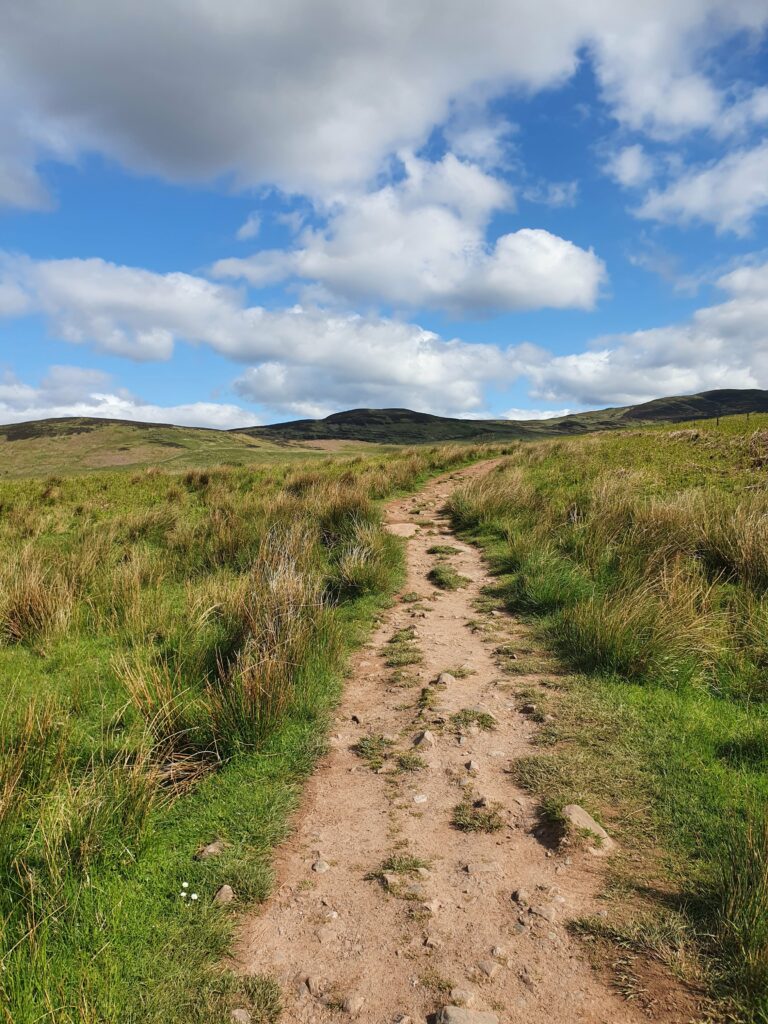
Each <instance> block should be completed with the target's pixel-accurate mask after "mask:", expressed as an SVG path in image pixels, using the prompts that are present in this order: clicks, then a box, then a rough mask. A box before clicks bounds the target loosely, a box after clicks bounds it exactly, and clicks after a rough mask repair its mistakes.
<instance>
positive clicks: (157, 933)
mask: <svg viewBox="0 0 768 1024" xmlns="http://www.w3.org/2000/svg"><path fill="white" fill-rule="evenodd" d="M77 436H78V435H75V437H77ZM30 440H34V438H31V439H30ZM8 443H9V444H11V443H12V444H22V443H24V441H23V439H22V440H16V441H12V442H8ZM481 454H482V452H481V451H480V450H474V451H470V450H468V449H456V448H451V449H449V450H445V451H439V450H436V449H425V450H423V451H421V452H419V453H413V452H408V451H406V452H402V453H398V454H395V455H388V456H386V457H379V456H377V457H373V458H366V459H362V458H358V459H338V460H318V461H317V462H313V463H312V465H311V466H307V465H298V466H297V465H294V464H292V463H291V461H290V459H288V460H285V461H283V462H282V463H276V464H275V465H273V466H272V467H271V468H268V467H261V468H255V469H249V468H245V467H240V468H235V467H228V468H218V469H200V468H197V469H190V470H188V471H186V472H184V473H171V472H164V471H161V470H157V469H154V470H152V471H142V472H134V473H133V474H131V473H127V472H113V473H99V472H94V473H91V474H88V475H81V476H72V477H67V476H63V475H62V476H57V477H55V478H51V477H49V478H47V479H44V480H38V479H28V480H13V481H12V480H8V481H4V482H3V483H2V484H0V505H2V512H3V515H2V518H0V555H1V556H2V563H1V564H2V569H0V668H2V678H3V680H4V682H3V687H4V690H3V700H2V702H1V703H0V877H1V878H2V885H0V918H1V919H2V930H1V931H0V1005H2V1007H3V1009H4V1011H5V1016H6V1018H7V1019H8V1020H9V1021H10V1020H12V1021H13V1022H14V1024H33V1022H35V1024H36V1022H39V1021H40V1020H41V1019H45V1020H47V1021H51V1022H52V1024H81V1022H85V1024H154V1022H160V1021H163V1022H170V1024H175V1022H179V1024H180V1022H181V1021H185V1022H187V1021H192V1022H195V1021H199V1022H201V1024H202V1022H203V1021H205V1022H206V1024H215V1022H216V1021H221V1022H224V1021H226V1020H228V1019H229V1012H230V1010H231V1009H232V1008H234V1007H236V1006H244V1007H246V1008H248V1009H250V1011H251V1013H252V1014H253V1017H254V1020H265V1021H266V1020H270V1019H272V1018H273V1017H274V1016H275V1014H276V1012H277V1010H276V1003H275V998H274V995H275V993H274V990H273V987H272V985H271V983H270V982H269V981H268V980H263V981H262V982H256V981H253V980H251V981H250V982H249V981H247V980H245V979H238V978H236V977H234V976H229V975H227V974H222V970H221V964H222V963H223V962H225V960H226V955H227V950H228V943H229V939H230V934H231V928H232V922H233V909H238V910H242V909H243V908H246V907H247V906H248V905H249V904H251V903H254V902H258V901H260V900H263V899H264V898H265V897H266V895H267V894H268V893H269V891H270V887H271V884H272V876H271V867H270V864H271V855H272V852H273V850H274V847H275V845H276V844H277V843H279V842H280V841H281V840H282V839H283V837H284V836H285V835H286V831H287V828H288V822H289V819H290V814H291V811H292V810H293V808H294V807H295V805H296V801H297V798H298V795H299V792H300V789H301V785H302V783H303V781H304V779H305V778H306V776H307V774H308V773H309V772H310V771H311V770H312V767H313V765H314V763H315V760H316V757H317V755H318V754H319V753H320V751H321V750H322V749H323V743H324V734H325V732H326V729H327V725H328V722H329V716H330V713H331V710H332V708H333V706H334V703H335V701H336V699H337V696H338V693H339V689H340V685H341V679H342V677H343V672H344V667H345V663H346V659H347V655H348V653H349V651H350V650H351V649H352V648H353V647H354V646H355V645H357V644H358V643H360V642H361V641H362V640H363V639H364V637H365V636H366V635H367V633H368V631H369V629H370V626H371V624H372V622H373V619H374V617H375V616H376V614H377V613H378V612H379V610H380V609H381V608H382V606H383V604H385V603H386V602H388V601H389V600H390V599H391V596H392V595H393V594H394V593H395V592H396V589H397V587H398V586H399V585H401V580H402V571H401V547H400V546H399V544H398V542H396V541H395V540H394V539H393V538H389V537H388V536H387V535H385V533H384V531H383V529H382V526H381V512H380V507H379V504H378V503H379V501H380V500H381V499H383V498H385V497H387V496H388V495H390V494H397V493H405V492H408V491H409V490H410V491H412V490H413V489H415V488H416V487H418V486H419V484H420V483H421V482H422V481H423V480H424V479H426V478H427V477H428V476H429V475H430V474H431V473H435V472H438V471H439V470H440V469H441V468H442V469H449V468H451V467H452V466H457V465H461V464H462V463H463V462H465V461H466V460H467V459H468V458H470V459H471V458H476V457H478V456H480V455H481ZM216 838H221V839H223V840H225V842H226V847H225V849H224V852H223V853H221V854H220V855H219V856H217V857H214V858H211V859H210V860H205V861H197V860H195V859H194V854H195V852H196V851H197V850H198V849H199V848H200V846H202V845H204V844H205V843H208V842H211V841H212V840H213V839H216ZM184 882H186V883H188V886H189V887H188V889H184V888H183V885H182V883H184ZM224 882H226V883H228V884H230V885H231V886H232V887H233V889H234V890H235V893H236V896H237V900H236V903H235V904H233V906H232V907H229V908H219V907H216V906H214V905H213V902H212V898H213V895H214V894H215V892H216V891H217V889H218V888H219V886H220V885H221V884H223V883H224ZM184 891H186V892H189V893H192V892H195V893H197V894H198V897H199V898H198V899H197V900H195V901H192V900H191V899H184V898H182V896H181V895H180V894H181V893H182V892H184Z"/></svg>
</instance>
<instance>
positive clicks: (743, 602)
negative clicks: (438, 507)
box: [449, 415, 768, 1024]
mask: <svg viewBox="0 0 768 1024" xmlns="http://www.w3.org/2000/svg"><path fill="white" fill-rule="evenodd" d="M766 451H768V416H765V415H753V416H751V417H750V418H749V419H747V418H746V417H731V418H728V419H723V420H721V422H720V424H719V425H718V424H716V423H715V422H714V421H705V422H700V423H697V424H690V425H686V424H683V425H681V426H680V428H679V429H675V430H670V429H669V428H668V427H663V428H662V427H657V428H653V429H646V430H641V431H633V432H632V433H631V434H618V433H617V434H611V435H602V436H595V437H591V438H585V439H577V440H572V441H567V442H566V441H555V442H548V443H542V444H537V445H531V446H528V447H527V448H525V449H521V450H520V451H519V452H518V453H516V454H515V455H514V456H513V457H512V458H511V459H510V460H508V462H507V463H506V464H505V465H504V466H503V467H502V468H501V469H500V470H499V471H497V472H494V473H492V474H490V475H489V476H488V477H487V478H486V479H484V480H481V481H477V482H474V483H472V484H469V485H467V486H465V487H461V488H459V489H458V491H457V492H455V493H454V495H453V496H452V498H451V499H450V502H449V507H450V512H451V515H452V517H453V520H454V523H455V524H456V525H457V526H458V527H460V528H461V529H462V530H464V531H465V532H466V534H467V536H471V537H472V538H474V539H476V540H478V541H480V542H481V543H482V544H483V545H484V546H485V548H486V551H487V552H488V554H489V557H490V559H491V564H492V566H493V568H494V571H495V573H496V575H497V580H496V581H495V585H494V588H493V590H494V596H495V598H496V600H499V599H501V600H502V601H503V602H504V603H505V604H506V606H507V608H508V609H509V610H510V611H514V612H518V613H520V614H522V615H523V616H525V617H527V618H528V619H529V621H530V623H531V624H532V626H533V629H534V632H535V634H536V635H537V636H538V639H539V644H540V645H542V646H543V648H544V653H545V654H546V653H547V651H548V652H549V653H550V654H552V655H556V659H557V661H558V662H559V666H560V669H559V672H557V671H555V673H554V676H553V683H552V685H554V687H556V690H555V691H553V690H551V689H550V690H546V689H544V690H542V691H541V693H540V694H537V696H536V701H537V705H541V706H542V709H543V710H551V712H552V713H553V714H554V716H555V720H554V722H552V723H550V724H548V725H547V727H546V729H545V730H544V731H543V732H542V734H541V740H542V744H546V747H545V748H544V749H543V751H542V753H541V754H540V755H536V756H534V757H529V758H526V759H524V760H523V761H521V762H519V763H518V765H517V767H516V772H517V777H518V781H519V782H521V783H522V784H524V785H526V786H527V787H528V788H529V789H531V791H532V792H534V793H536V794H537V795H538V796H539V798H540V799H541V802H542V806H543V809H544V811H545V812H546V813H547V815H548V816H549V817H550V818H556V817H557V814H558V813H559V809H560V808H561V807H562V806H563V804H565V803H570V802H575V803H580V804H583V805H584V806H586V807H587V809H588V810H591V811H592V812H593V813H595V815H596V816H597V817H598V818H599V819H601V820H603V821H607V822H608V829H609V832H612V833H613V834H614V835H615V836H616V838H618V840H619V842H620V843H621V844H622V846H623V847H625V848H629V849H632V850H634V851H637V853H638V857H639V859H638V863H639V864H642V865H645V864H646V861H647V862H648V864H650V865H652V866H649V867H645V866H644V867H642V868H641V867H638V866H637V865H635V867H634V868H633V866H632V864H631V863H624V866H623V867H620V866H618V867H617V868H616V869H615V870H616V872H617V873H618V874H620V875H621V876H622V879H623V880H622V884H623V885H624V886H627V887H629V889H630V890H632V891H634V894H635V896H634V899H633V900H629V901H626V903H627V904H628V905H629V906H636V907H638V908H639V909H638V913H647V912H648V911H649V907H650V911H651V912H652V913H655V914H657V915H659V917H660V919H664V915H665V914H667V913H668V911H669V904H670V900H671V899H672V897H670V895H669V894H667V895H666V896H665V897H664V898H663V899H662V898H660V897H659V898H656V899H654V897H653V895H652V894H653V890H654V885H653V884H652V883H651V882H650V879H651V878H653V875H654V872H659V871H662V872H664V873H666V876H667V881H666V887H667V888H669V889H671V890H672V891H673V892H674V894H675V895H674V904H675V907H676V909H677V912H679V913H680V914H681V915H682V917H683V918H684V920H685V922H686V928H685V932H686V934H687V935H688V936H689V942H691V943H692V944H693V945H694V946H695V954H693V955H694V956H695V957H696V958H698V959H700V960H701V962H703V963H704V964H705V965H706V976H707V978H708V981H709V984H710V988H711V991H712V992H713V993H714V994H716V995H717V996H719V997H720V998H721V999H723V1000H724V1001H725V1002H724V1005H726V1007H727V1009H726V1011H724V1012H730V1013H732V1014H733V1015H734V1016H735V1017H736V1018H738V1019H743V1020H748V1021H754V1022H763V1024H764V1022H765V1021H767V1020H768V888H767V887H766V879H767V878H768V842H767V841H766V836H765V828H764V822H765V820H766V814H767V812H768V776H766V773H765V766H766V765H768V699H767V698H768V645H767V644H766V641H765V637H766V636H768V632H766V625H767V624H768V593H767V592H766V588H767V586H768V532H766V530H765V525H764V524H765V522H766V516H768V499H767V498H766V491H765V486H764V474H765V468H764V466H765V453H766ZM526 660H527V659H526ZM550 661H551V658H550ZM515 664H516V662H510V665H509V667H510V670H511V671H514V666H515ZM551 667H552V668H555V669H556V666H554V665H552V666H551ZM564 669H566V670H570V671H571V672H572V673H576V674H574V675H571V676H568V675H564V674H563V670H564ZM552 692H556V699H548V696H547V695H548V693H552ZM659 849H662V850H663V851H665V852H664V858H665V860H663V861H662V863H661V864H659V856H660V855H659ZM619 863H622V862H621V861H620V862H619ZM646 871H647V877H646V876H645V875H644V874H643V872H646ZM633 872H634V874H633ZM628 927H629V924H626V923H625V930H626V928H628ZM630 930H631V929H630Z"/></svg>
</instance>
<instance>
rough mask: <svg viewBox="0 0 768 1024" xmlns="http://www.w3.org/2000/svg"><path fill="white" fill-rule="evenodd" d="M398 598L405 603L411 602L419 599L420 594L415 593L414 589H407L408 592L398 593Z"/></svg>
mask: <svg viewBox="0 0 768 1024" xmlns="http://www.w3.org/2000/svg"><path fill="white" fill-rule="evenodd" d="M400 600H401V601H404V602H405V603H406V604H413V603H414V602H415V601H420V600H421V595H420V594H417V593H416V591H415V590H409V591H408V593H406V594H401V595H400Z"/></svg>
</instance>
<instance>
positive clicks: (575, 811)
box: [563, 804, 616, 854]
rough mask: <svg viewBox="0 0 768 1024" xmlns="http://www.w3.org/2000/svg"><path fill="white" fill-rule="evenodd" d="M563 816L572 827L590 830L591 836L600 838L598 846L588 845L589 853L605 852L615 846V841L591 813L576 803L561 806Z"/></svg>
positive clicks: (585, 830)
mask: <svg viewBox="0 0 768 1024" xmlns="http://www.w3.org/2000/svg"><path fill="white" fill-rule="evenodd" d="M563 817H564V818H565V820H566V821H567V822H568V823H569V824H571V825H572V826H573V827H574V828H577V829H581V830H582V831H584V832H591V833H592V835H593V836H595V837H596V838H597V839H599V840H600V845H599V847H590V851H589V852H590V853H594V854H605V853H609V852H610V851H611V850H613V849H614V848H615V846H616V843H615V842H614V840H613V839H611V837H610V836H609V835H608V833H607V832H606V831H605V829H604V828H603V826H602V825H598V823H597V822H596V821H595V819H594V818H593V817H592V815H591V814H589V813H588V812H587V811H585V810H584V808H583V807H580V806H579V805H578V804H566V806H565V807H564V808H563Z"/></svg>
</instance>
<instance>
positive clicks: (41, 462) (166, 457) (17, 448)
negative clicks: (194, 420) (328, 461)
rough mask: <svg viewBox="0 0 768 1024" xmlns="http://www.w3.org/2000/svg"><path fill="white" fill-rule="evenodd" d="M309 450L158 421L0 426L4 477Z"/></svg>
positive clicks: (246, 459)
mask: <svg viewBox="0 0 768 1024" xmlns="http://www.w3.org/2000/svg"><path fill="white" fill-rule="evenodd" d="M311 454H312V453H311V451H310V450H307V449H303V450H301V449H299V450H296V451H294V452H292V453H291V452H286V445H285V444H284V443H281V442H280V441H279V439H277V438H276V439H275V440H274V441H269V440H267V439H265V438H258V437H250V436H249V435H248V434H236V433H232V432H230V431H226V430H206V429H203V428H201V427H174V426H168V425H167V424H164V423H134V422H131V421H127V420H108V419H89V418H86V417H71V418H66V419H51V420H35V421H30V422H27V423H14V424H11V425H8V426H0V474H2V475H3V476H6V477H8V476H10V477H22V476H45V475H48V474H60V473H61V474H69V473H83V472H90V471H93V470H99V469H137V468H141V467H144V466H166V467H167V468H173V469H185V468H188V467H191V466H214V465H222V464H229V465H250V464H253V463H257V462H269V461H273V460H274V459H276V458H279V459H280V460H285V459H286V457H291V455H292V456H293V457H294V458H302V457H307V456H310V455H311Z"/></svg>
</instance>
